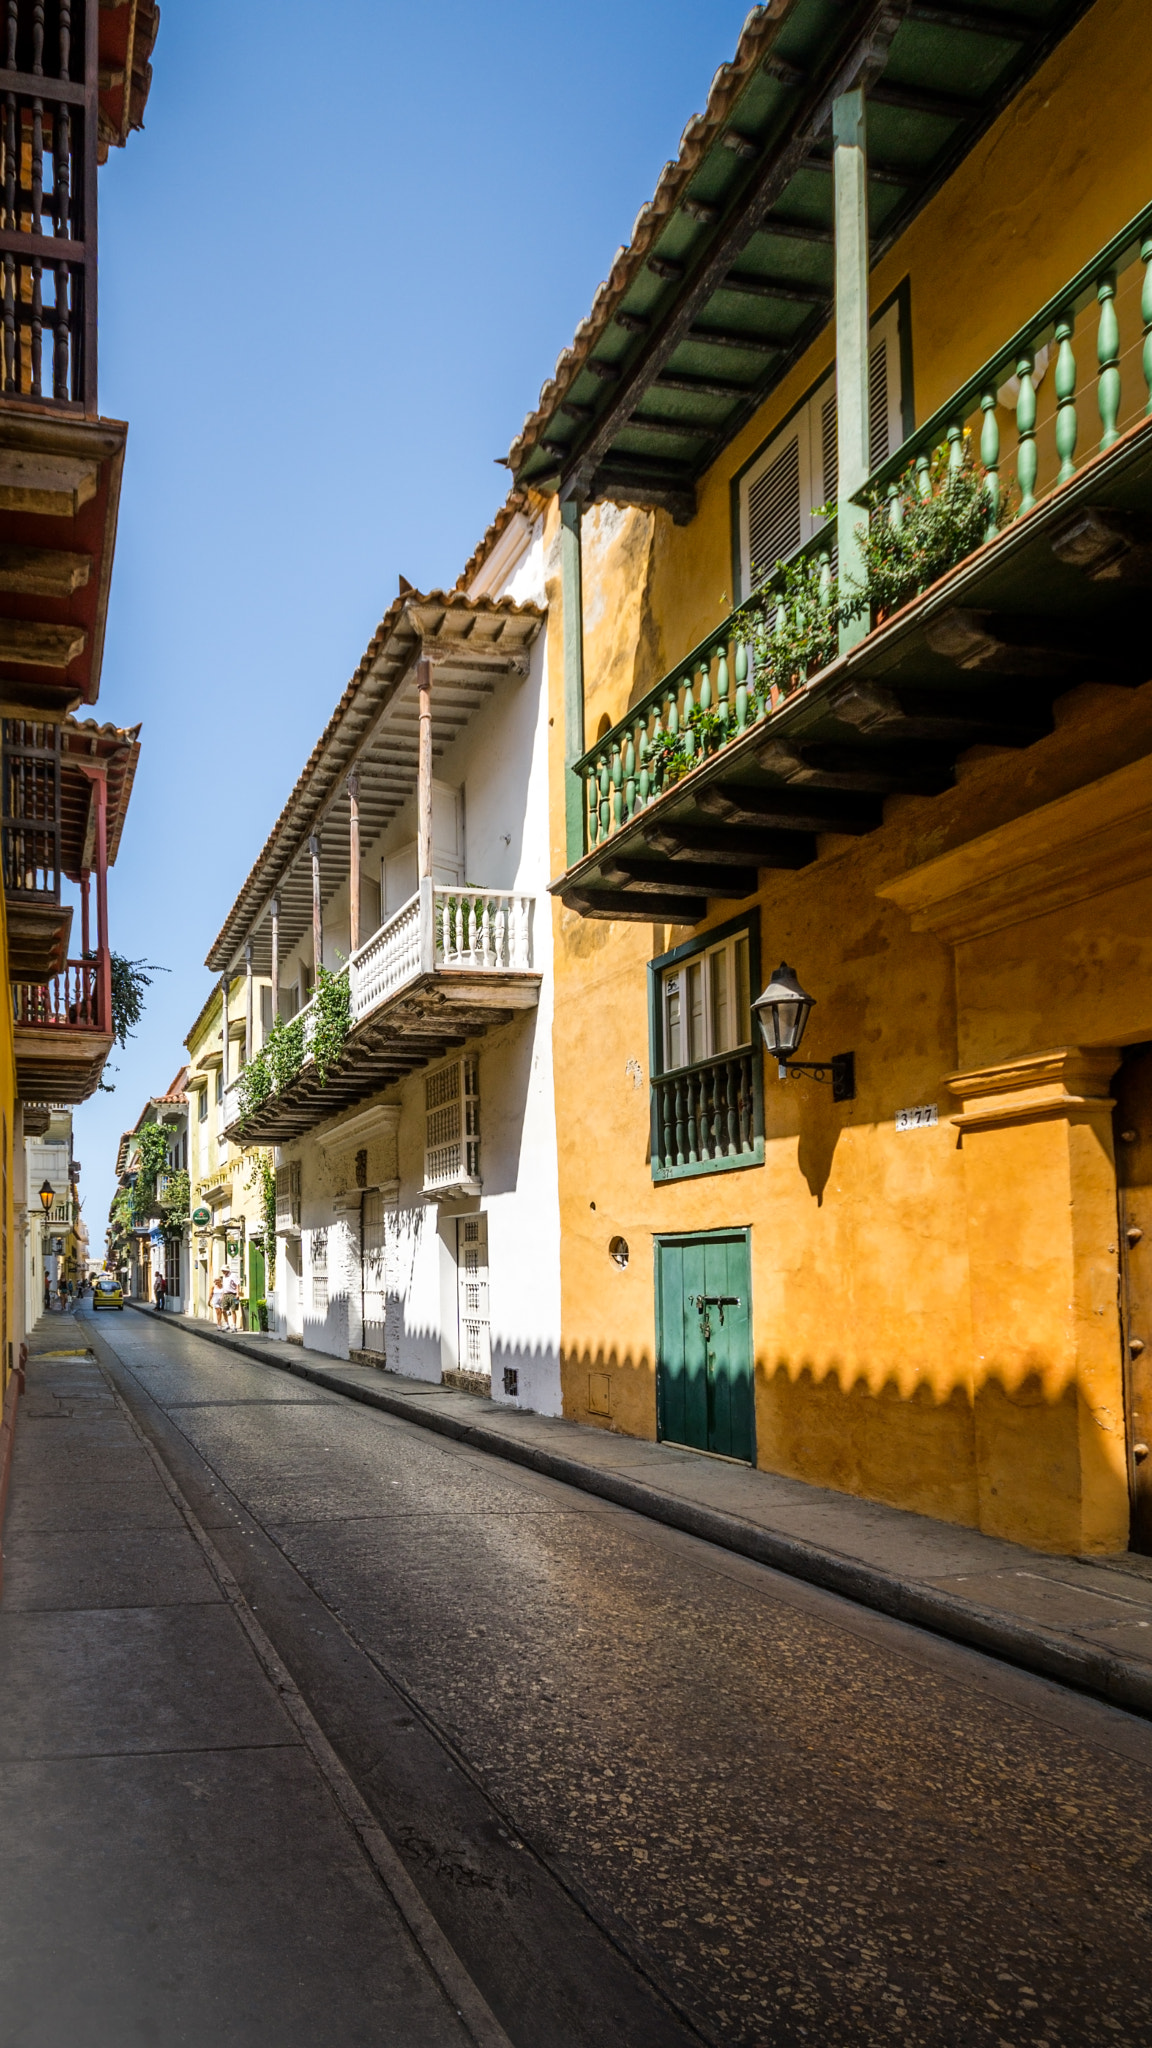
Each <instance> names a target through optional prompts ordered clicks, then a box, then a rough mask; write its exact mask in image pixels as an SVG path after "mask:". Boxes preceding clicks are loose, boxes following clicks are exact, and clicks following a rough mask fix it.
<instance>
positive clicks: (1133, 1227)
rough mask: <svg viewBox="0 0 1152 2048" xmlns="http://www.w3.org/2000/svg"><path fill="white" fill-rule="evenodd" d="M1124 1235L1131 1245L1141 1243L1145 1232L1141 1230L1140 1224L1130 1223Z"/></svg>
mask: <svg viewBox="0 0 1152 2048" xmlns="http://www.w3.org/2000/svg"><path fill="white" fill-rule="evenodd" d="M1124 1235H1125V1237H1126V1238H1127V1240H1128V1242H1129V1244H1130V1245H1132V1244H1139V1242H1140V1239H1141V1238H1142V1237H1143V1235H1144V1232H1143V1231H1142V1230H1141V1228H1140V1225H1139V1224H1138V1223H1130V1224H1129V1225H1128V1228H1127V1230H1126V1231H1125V1232H1124Z"/></svg>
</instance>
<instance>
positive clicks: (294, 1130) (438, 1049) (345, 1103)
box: [225, 969, 540, 1144]
mask: <svg viewBox="0 0 1152 2048" xmlns="http://www.w3.org/2000/svg"><path fill="white" fill-rule="evenodd" d="M539 994H540V976H539V975H538V974H526V973H520V972H508V973H501V972H487V973H477V972H474V971H468V972H461V973H456V972H452V971H445V970H443V969H438V970H437V971H436V972H435V973H431V974H423V975H421V976H420V977H419V979H417V980H415V981H411V982H409V983H408V984H407V985H406V987H405V988H404V989H403V991H402V992H401V993H399V994H397V995H396V996H394V997H392V999H391V1000H390V1001H388V1002H384V1003H382V1004H381V1005H380V1007H379V1008H378V1009H376V1010H374V1011H373V1012H372V1014H371V1016H370V1017H367V1018H365V1020H364V1022H363V1023H362V1024H358V1025H357V1026H356V1028H355V1029H354V1030H353V1031H352V1032H350V1033H349V1036H348V1038H347V1040H346V1042H345V1045H344V1050H343V1053H342V1054H341V1057H340V1062H339V1065H338V1066H336V1067H334V1068H333V1069H332V1070H331V1071H330V1073H329V1075H328V1079H327V1081H326V1082H323V1083H322V1082H321V1080H320V1077H319V1075H318V1074H317V1072H316V1069H315V1067H314V1066H313V1065H312V1064H311V1062H309V1063H308V1064H307V1065H306V1066H304V1067H302V1068H301V1070H300V1072H299V1074H298V1075H297V1076H296V1079H295V1080H294V1081H293V1082H292V1083H291V1085H290V1086H289V1087H288V1088H286V1089H284V1090H283V1092H282V1093H281V1094H279V1095H274V1096H271V1097H270V1098H269V1100H268V1101H267V1102H265V1103H264V1104H263V1106H262V1107H261V1108H260V1109H259V1110H257V1111H256V1113H255V1114H254V1115H252V1116H250V1117H249V1118H248V1119H247V1120H246V1122H245V1123H244V1124H243V1127H242V1126H241V1122H240V1120H239V1119H237V1120H236V1121H234V1122H233V1123H231V1124H230V1125H229V1126H228V1128H227V1131H226V1132H225V1136H226V1137H228V1138H229V1139H231V1140H233V1141H235V1142H239V1143H243V1144H286V1143H287V1142H288V1140H289V1139H291V1138H299V1137H302V1136H303V1135H304V1133H305V1132H306V1131H310V1130H312V1129H313V1128H314V1127H315V1126H316V1125H317V1124H321V1123H326V1122H327V1121H328V1119H329V1118H330V1117H333V1116H336V1115H338V1114H339V1112H340V1111H341V1110H344V1109H349V1108H351V1107H352V1105H353V1104H354V1103H356V1102H361V1101H363V1099H364V1098H365V1096H368V1095H374V1094H375V1093H376V1092H377V1090H378V1089H380V1088H386V1087H388V1086H389V1085H390V1083H392V1082H394V1081H402V1080H403V1079H404V1077H405V1075H407V1074H411V1073H414V1072H415V1071H416V1069H417V1068H418V1067H426V1066H429V1065H431V1063H432V1062H433V1061H435V1060H439V1059H443V1058H445V1057H446V1056H447V1055H448V1054H449V1053H451V1052H455V1051H459V1050H460V1049H461V1048H462V1047H463V1046H464V1045H466V1044H467V1043H468V1042H469V1041H470V1040H474V1039H477V1038H482V1037H484V1036H485V1035H486V1034H487V1033H488V1032H489V1031H495V1030H497V1029H498V1028H499V1026H500V1025H502V1024H507V1023H509V1022H510V1021H511V1019H512V1017H513V1016H514V1015H515V1014H516V1012H517V1011H518V1010H531V1009H534V1008H535V1006H536V1003H537V1001H538V1000H539Z"/></svg>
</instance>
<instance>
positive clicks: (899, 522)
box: [888, 484, 904, 533]
mask: <svg viewBox="0 0 1152 2048" xmlns="http://www.w3.org/2000/svg"><path fill="white" fill-rule="evenodd" d="M888 524H889V526H890V527H891V528H892V531H893V533H899V532H900V529H901V528H902V526H903V524H904V500H903V498H902V497H901V496H900V486H899V484H889V486H888Z"/></svg>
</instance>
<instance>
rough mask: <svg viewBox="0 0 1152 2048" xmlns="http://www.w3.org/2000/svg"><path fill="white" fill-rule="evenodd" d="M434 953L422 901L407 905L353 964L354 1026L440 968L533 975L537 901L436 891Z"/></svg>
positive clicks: (502, 892)
mask: <svg viewBox="0 0 1152 2048" xmlns="http://www.w3.org/2000/svg"><path fill="white" fill-rule="evenodd" d="M431 893H432V925H433V939H434V946H433V948H432V949H430V955H429V954H426V953H425V948H424V944H423V939H424V934H423V932H422V929H421V919H420V897H419V895H415V896H411V897H409V899H408V901H407V903H405V904H404V905H403V906H402V907H401V908H400V909H399V910H397V911H396V912H395V913H394V915H393V916H392V917H390V918H389V919H388V922H387V924H383V925H381V927H380V929H379V931H378V932H376V933H374V934H373V936H372V938H370V939H369V940H368V943H367V945H365V946H361V948H360V950H359V952H358V953H354V954H353V956H352V959H351V961H350V962H349V974H350V976H351V983H352V1018H353V1022H354V1023H357V1024H358V1023H359V1022H360V1021H361V1019H362V1018H364V1017H367V1016H369V1015H370V1014H371V1012H372V1011H373V1010H376V1009H378V1008H379V1006H380V1004H381V1003H383V1002H386V1001H387V1000H388V998H389V997H390V996H393V995H395V994H396V992H397V990H398V989H401V988H404V987H405V986H406V984H407V983H408V982H410V981H415V980H416V978H417V976H418V975H419V974H421V973H422V972H423V971H424V962H425V959H426V958H428V957H431V959H432V960H433V961H434V964H435V966H436V968H450V969H452V970H453V971H460V970H464V971H465V972H467V973H475V974H484V973H505V974H506V973H510V972H511V973H529V972H531V968H532V898H531V896H522V895H519V894H518V893H516V892H515V891H513V890H510V889H464V888H435V889H433V891H432V892H431Z"/></svg>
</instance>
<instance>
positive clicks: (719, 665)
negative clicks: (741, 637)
mask: <svg viewBox="0 0 1152 2048" xmlns="http://www.w3.org/2000/svg"><path fill="white" fill-rule="evenodd" d="M730 688H731V684H730V682H729V679H728V642H727V641H726V640H724V641H722V642H721V644H720V646H719V647H718V648H717V649H716V709H717V711H718V712H719V714H720V717H721V719H722V720H723V723H724V724H725V725H729V724H730V723H731V720H732V706H731V705H730V703H729V702H728V691H729V689H730Z"/></svg>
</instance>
